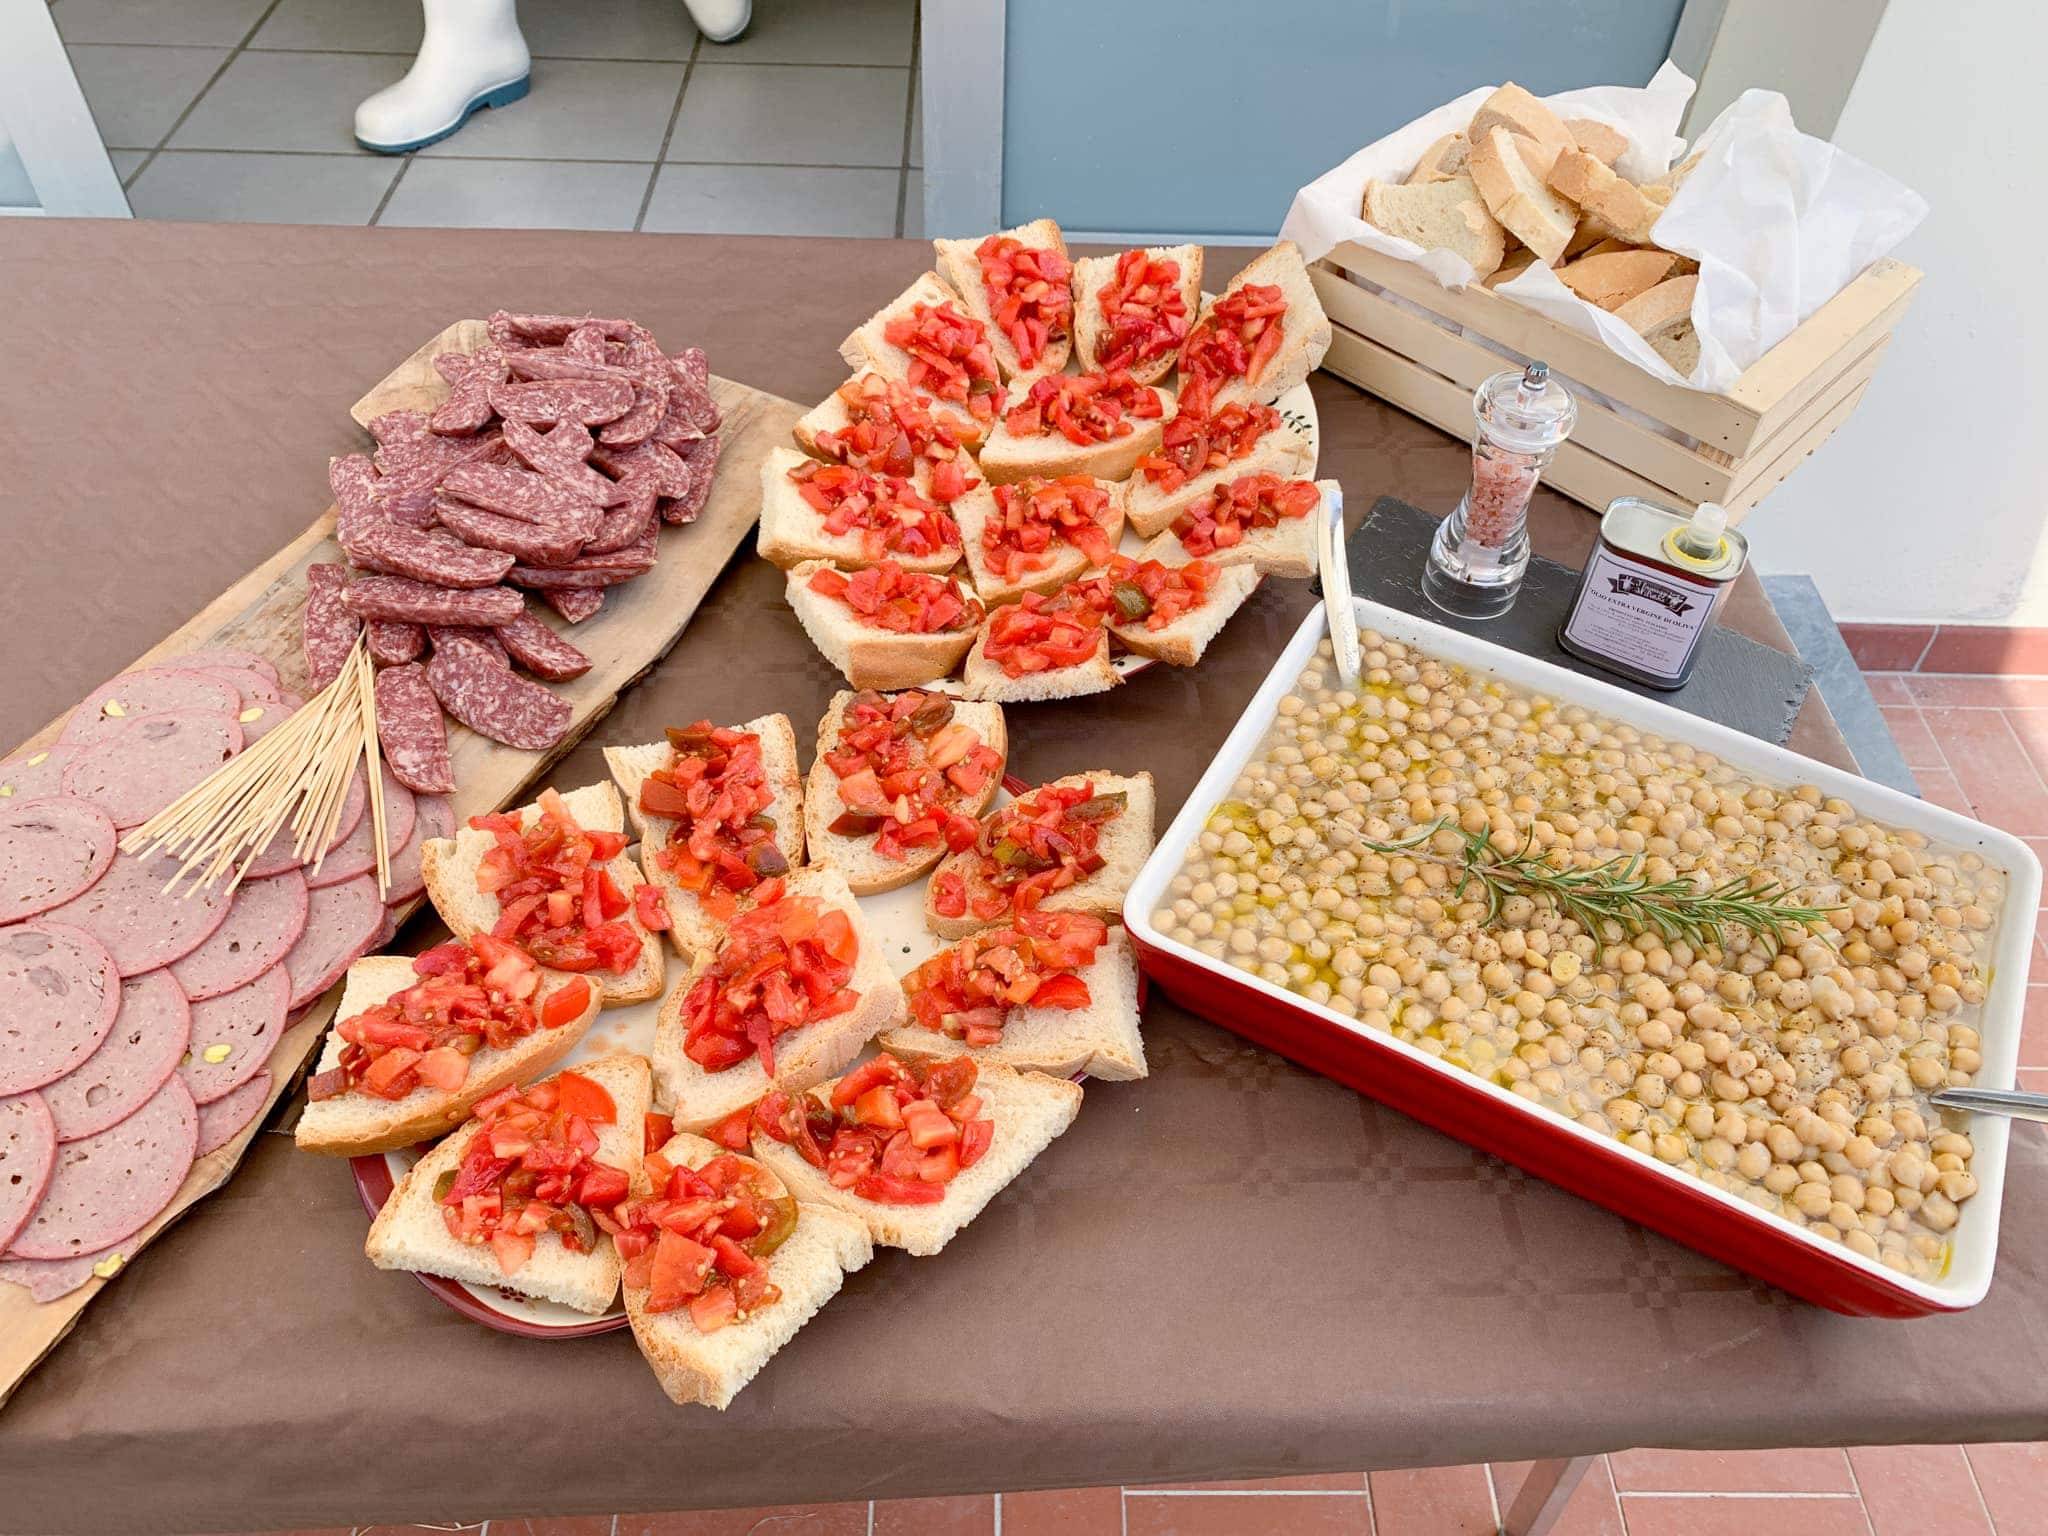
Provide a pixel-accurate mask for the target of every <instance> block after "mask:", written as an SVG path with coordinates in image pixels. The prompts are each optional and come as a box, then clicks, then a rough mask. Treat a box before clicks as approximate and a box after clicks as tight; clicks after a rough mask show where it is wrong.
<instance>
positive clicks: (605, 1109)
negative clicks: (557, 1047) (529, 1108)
mask: <svg viewBox="0 0 2048 1536" xmlns="http://www.w3.org/2000/svg"><path fill="white" fill-rule="evenodd" d="M555 1095H556V1097H555V1107H556V1108H557V1109H559V1110H560V1111H561V1112H562V1113H563V1114H565V1115H581V1116H582V1117H583V1118H584V1119H585V1120H588V1121H589V1122H590V1123H591V1124H592V1125H610V1124H612V1123H613V1122H614V1121H616V1120H617V1119H618V1118H619V1109H618V1106H617V1105H616V1104H614V1103H613V1102H612V1096H611V1095H610V1094H609V1093H607V1092H606V1091H605V1087H604V1085H603V1084H602V1083H597V1082H592V1081H591V1080H590V1079H589V1078H587V1077H585V1076H584V1075H583V1074H582V1073H581V1072H558V1073H556V1074H555Z"/></svg>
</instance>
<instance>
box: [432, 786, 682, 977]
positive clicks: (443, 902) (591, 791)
mask: <svg viewBox="0 0 2048 1536" xmlns="http://www.w3.org/2000/svg"><path fill="white" fill-rule="evenodd" d="M562 799H563V801H564V803H566V804H567V806H568V807H569V814H570V815H571V816H573V817H575V818H576V824H577V825H578V826H580V827H582V828H583V829H584V830H585V831H587V832H623V831H625V830H626V811H625V807H624V806H622V805H621V804H620V803H619V792H618V791H617V790H616V789H614V788H613V787H612V786H611V785H609V784H586V785H584V786H583V787H582V788H581V789H572V790H571V791H569V793H568V794H566V795H564V796H562ZM513 814H514V815H516V816H517V817H518V818H519V822H520V825H521V826H525V825H527V824H529V823H530V822H532V820H533V818H534V817H535V816H537V815H539V814H540V807H539V805H538V804H534V805H522V806H521V807H519V809H518V810H517V811H515V812H514V813H513ZM497 841H498V840H497V839H496V838H495V837H493V836H492V835H491V834H490V833H488V832H478V831H476V830H475V829H473V828H471V827H461V828H458V829H457V830H456V833H455V836H453V837H452V838H449V837H436V838H429V839H428V840H427V841H426V842H425V843H423V844H421V845H420V874H421V876H422V877H423V878H424V879H425V881H426V885H427V900H429V901H431V902H432V903H433V904H434V910H435V911H436V912H438V913H439V914H440V915H441V921H442V922H444V923H446V924H447V925H448V926H449V928H450V929H452V930H453V931H454V932H456V933H458V934H460V935H461V936H462V937H463V938H465V939H467V938H470V937H472V936H474V935H475V934H477V933H480V932H486V931H488V930H489V929H490V928H492V927H493V926H494V925H495V924H496V923H497V921H498V916H499V908H498V898H497V897H496V896H487V895H485V894H484V893H483V892H482V891H479V890H478V889H477V888H476V874H477V866H478V865H479V863H481V861H482V859H483V856H484V855H485V854H486V853H489V852H490V851H491V849H493V848H494V847H496V846H497ZM606 868H607V869H609V870H610V871H611V877H612V883H613V884H615V885H616V886H618V888H619V889H620V890H621V891H623V892H625V894H626V899H627V902H628V906H627V908H626V915H625V917H624V918H623V919H622V921H624V922H627V923H630V924H631V925H632V928H633V931H634V932H635V933H637V934H638V935H639V936H640V958H639V959H638V960H636V961H634V963H633V968H632V969H631V970H629V971H627V972H625V973H624V974H623V975H617V976H614V975H612V974H610V973H609V972H604V971H592V972H590V973H589V974H590V979H591V980H592V981H595V982H598V983H600V984H601V985H602V986H603V988H604V1003H605V1006H606V1007H607V1008H609V1007H611V1006H612V1005H613V1004H615V1003H644V1002H646V1001H647V999H649V998H650V997H659V996H661V984H662V979H663V977H664V975H665V974H666V972H665V969H664V966H665V953H666V949H665V946H664V945H663V944H662V942H661V939H660V936H659V935H657V934H653V933H650V932H649V931H648V930H647V929H646V928H644V927H642V926H641V923H640V918H639V916H638V914H636V913H635V912H634V910H633V908H632V906H631V904H630V903H631V901H632V898H633V892H634V891H635V890H637V889H638V888H639V887H640V886H642V885H643V884H645V883H646V882H645V881H644V880H643V879H642V878H641V874H640V870H639V869H638V867H637V866H635V864H634V863H633V859H632V856H631V855H630V854H629V853H624V852H622V853H620V855H619V856H618V857H617V858H615V859H613V860H612V861H611V863H610V864H608V865H607V866H606Z"/></svg>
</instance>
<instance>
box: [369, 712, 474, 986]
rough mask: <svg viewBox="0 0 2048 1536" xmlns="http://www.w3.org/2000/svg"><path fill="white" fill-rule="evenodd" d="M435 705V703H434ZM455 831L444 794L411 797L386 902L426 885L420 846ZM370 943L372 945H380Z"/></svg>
mask: <svg viewBox="0 0 2048 1536" xmlns="http://www.w3.org/2000/svg"><path fill="white" fill-rule="evenodd" d="M436 708H437V709H438V706H436ZM454 835H455V809H454V807H453V806H451V805H449V803H448V800H447V797H446V796H443V795H418V796H415V797H414V800H413V819H412V836H411V837H409V838H407V839H406V840H405V846H404V847H403V848H401V849H399V850H398V852H397V853H395V854H394V855H392V858H391V889H390V890H388V891H386V892H385V893H384V901H385V905H386V906H388V907H390V908H391V909H392V910H394V911H395V910H396V909H397V907H398V905H399V903H401V902H406V901H411V900H412V899H413V897H415V896H417V895H419V894H420V892H421V891H423V890H425V889H426V888H427V885H426V880H425V879H424V877H423V876H422V875H421V874H420V847H421V845H422V844H423V843H425V842H426V841H427V839H428V838H430V837H453V836H454ZM382 947H383V946H382V945H381V944H373V945H372V946H371V948H372V949H381V948H382Z"/></svg>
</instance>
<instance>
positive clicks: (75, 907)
mask: <svg viewBox="0 0 2048 1536" xmlns="http://www.w3.org/2000/svg"><path fill="white" fill-rule="evenodd" d="M177 872H178V860H176V859H174V858H171V857H170V856H169V855H168V854H162V853H156V854H150V855H148V856H147V857H143V858H138V857H136V856H135V855H134V854H132V853H116V854H115V855H114V862H113V863H112V864H110V865H108V866H107V872H106V873H105V874H104V875H101V876H100V878H99V879H98V881H97V882H95V883H94V884H93V886H92V887H91V888H90V889H88V890H86V891H83V892H81V893H80V894H79V895H77V896H74V897H72V898H71V900H69V901H67V902H65V903H64V904H63V905H62V906H58V907H52V908H51V909H50V910H49V911H48V912H46V913H45V914H43V918H42V919H41V920H42V921H48V922H54V923H71V924H75V925H76V926H77V927H80V928H83V929H84V930H85V931H86V932H87V933H89V934H91V935H92V936H93V937H94V938H95V939H97V940H99V942H100V944H101V945H102V946H103V947H104V948H105V949H106V951H107V953H108V954H110V955H112V956H113V957H114V964H115V966H116V967H117V968H118V969H119V970H120V972H121V974H122V975H123V976H139V975H140V974H141V973H142V972H144V971H153V970H155V969H156V968H157V967H158V966H160V965H169V964H170V963H171V962H172V961H174V960H182V959H184V958H185V956H187V955H189V954H191V953H192V951H193V950H195V949H197V948H198V947H199V946H200V945H201V944H204V943H205V942H206V941H207V940H208V939H209V938H211V937H212V936H213V932H214V930H215V929H216V928H218V927H220V925H221V924H222V923H224V922H226V921H227V915H228V907H229V904H230V901H231V899H232V898H231V897H230V896H229V895H228V891H227V882H226V881H225V880H223V881H221V882H220V883H219V884H217V885H211V886H201V887H199V888H198V889H196V890H195V889H194V888H193V886H192V884H191V882H190V881H189V880H188V881H186V882H185V883H184V884H181V885H180V886H178V888H177V889H176V890H174V891H169V892H166V891H165V890H164V887H165V886H166V885H167V884H169V883H170V881H171V879H172V878H173V877H174V876H175V875H176V874H177ZM19 931H20V930H19V929H9V930H0V937H4V934H5V933H7V932H19Z"/></svg>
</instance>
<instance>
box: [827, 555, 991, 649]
mask: <svg viewBox="0 0 2048 1536" xmlns="http://www.w3.org/2000/svg"><path fill="white" fill-rule="evenodd" d="M809 586H810V589H811V590H812V591H813V592H816V593H817V594H818V595H819V596H821V597H827V598H830V599H831V600H832V601H833V602H836V603H844V604H845V605H846V606H847V607H848V608H850V609H851V610H852V611H853V616H854V618H855V620H857V621H858V622H859V623H862V624H865V625H866V626H867V627H868V628H870V629H879V630H883V631H885V632H886V633H888V634H892V635H938V634H945V633H947V632H949V631H953V630H961V629H971V628H973V627H974V626H975V625H977V624H979V623H980V622H981V615H982V607H981V603H980V602H979V601H978V600H977V599H976V598H975V597H973V596H972V595H971V594H969V593H965V592H962V591H961V590H960V588H959V587H958V586H956V585H955V584H954V583H953V582H951V581H948V580H946V579H945V578H944V577H942V576H925V575H921V574H919V573H917V572H914V571H906V570H904V569H903V567H902V566H900V565H898V564H897V563H896V562H895V561H893V560H884V561H883V562H882V563H881V564H879V565H871V566H869V567H867V568H866V569H865V570H859V571H838V570H833V569H830V568H827V569H825V570H822V571H813V572H812V573H811V579H810V582H809Z"/></svg>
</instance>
